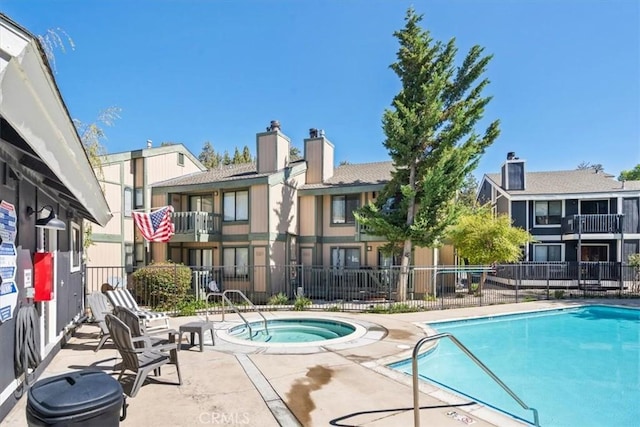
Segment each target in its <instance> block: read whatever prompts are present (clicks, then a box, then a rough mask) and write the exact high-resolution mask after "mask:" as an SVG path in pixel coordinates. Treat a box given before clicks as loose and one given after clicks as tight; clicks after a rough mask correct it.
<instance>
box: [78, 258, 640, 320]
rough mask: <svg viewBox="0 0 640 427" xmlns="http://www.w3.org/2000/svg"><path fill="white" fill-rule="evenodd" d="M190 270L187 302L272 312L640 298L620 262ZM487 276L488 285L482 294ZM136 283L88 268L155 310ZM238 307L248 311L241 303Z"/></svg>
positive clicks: (121, 271) (98, 281) (633, 272)
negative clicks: (214, 294)
mask: <svg viewBox="0 0 640 427" xmlns="http://www.w3.org/2000/svg"><path fill="white" fill-rule="evenodd" d="M167 268H176V269H177V268H178V267H177V266H176V267H167ZM189 268H190V270H191V271H190V274H191V283H190V286H189V289H188V300H189V301H191V302H198V301H200V302H202V301H204V300H205V298H206V295H207V293H208V292H210V291H213V290H219V291H225V290H228V289H229V290H231V289H235V290H241V291H242V292H243V293H244V294H245V295H246V296H247V297H248V298H249V299H250V300H251V301H253V302H254V303H255V304H256V305H260V306H263V307H262V308H263V309H267V310H269V309H308V310H312V309H313V310H328V311H385V312H402V311H416V310H432V309H446V308H457V307H470V306H481V305H491V304H504V303H514V302H526V301H531V300H547V299H566V298H593V297H616V298H622V297H640V271H638V269H635V268H633V267H632V266H630V265H628V264H624V263H616V262H573V263H572V262H552V263H546V262H545V263H539V262H523V263H517V264H505V265H492V266H433V267H418V266H411V267H409V268H408V270H407V272H406V274H404V275H403V274H402V271H401V268H400V267H391V268H371V267H367V268H357V269H348V268H333V267H322V266H317V267H316V266H314V267H306V266H300V265H291V266H227V267H189ZM483 274H484V276H485V282H484V284H483V285H482V286H480V282H481V277H482V275H483ZM132 275H133V272H130V271H129V272H128V271H127V269H125V267H86V270H85V291H86V292H87V293H91V292H94V291H101V290H104V289H105V288H106V287H107V285H108V286H111V287H125V288H128V289H130V290H132V292H134V294H135V296H136V298H137V299H138V302H139V303H140V304H142V305H153V301H154V298H153V295H152V293H153V292H154V291H153V289H152V288H151V287H150V286H148V285H147V284H145V283H137V284H134V279H133V276H132ZM176 277H177V275H176ZM403 283H404V285H403ZM403 286H404V287H405V288H402V287H403ZM404 289H406V291H404ZM401 295H406V298H400V296H401ZM230 298H233V294H230ZM236 302H237V303H238V304H240V305H242V304H243V303H242V301H236ZM163 309H165V310H166V311H169V312H173V313H179V312H180V311H181V310H182V309H181V307H180V306H178V305H177V304H176V306H172V307H163Z"/></svg>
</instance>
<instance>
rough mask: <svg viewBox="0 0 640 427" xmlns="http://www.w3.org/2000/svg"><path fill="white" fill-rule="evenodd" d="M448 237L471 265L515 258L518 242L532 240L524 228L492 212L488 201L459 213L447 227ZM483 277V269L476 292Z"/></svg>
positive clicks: (519, 246) (480, 287)
mask: <svg viewBox="0 0 640 427" xmlns="http://www.w3.org/2000/svg"><path fill="white" fill-rule="evenodd" d="M448 237H449V239H450V240H451V242H452V243H453V245H454V246H455V248H456V250H457V251H458V255H459V256H460V257H461V258H464V259H467V260H468V261H469V263H470V264H471V265H488V264H492V263H501V262H515V261H518V260H519V259H520V257H521V256H522V249H521V248H522V246H523V245H526V244H527V243H529V242H532V241H533V237H532V236H531V234H529V232H528V231H526V230H524V229H522V228H518V227H514V226H513V225H512V223H511V219H510V218H509V216H508V215H503V214H500V215H494V214H493V212H492V210H491V207H490V206H489V205H485V206H482V207H479V208H476V209H472V210H470V211H468V212H467V213H465V214H462V215H461V216H460V218H459V219H458V222H457V223H456V224H455V225H454V226H453V227H452V228H451V229H450V230H449V232H448ZM485 278H486V272H484V271H483V273H482V276H481V279H480V285H479V291H480V292H482V286H483V284H484V281H485Z"/></svg>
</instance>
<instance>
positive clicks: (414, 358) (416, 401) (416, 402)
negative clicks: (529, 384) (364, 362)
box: [411, 332, 540, 427]
mask: <svg viewBox="0 0 640 427" xmlns="http://www.w3.org/2000/svg"><path fill="white" fill-rule="evenodd" d="M441 338H449V339H450V340H451V341H453V343H454V344H455V345H457V346H458V348H459V349H460V350H462V351H463V352H464V354H466V355H467V356H469V358H470V359H471V360H472V361H473V362H475V364H476V365H478V366H479V367H480V368H482V370H483V371H485V372H486V373H487V374H488V375H489V376H490V377H491V379H492V380H494V381H495V382H496V383H498V385H499V386H500V387H502V389H503V390H504V391H506V392H507V393H508V394H509V396H511V397H512V398H513V399H514V400H515V401H516V402H518V404H519V405H520V406H522V408H524V409H525V410H527V411H532V412H533V422H534V425H535V426H537V427H539V426H540V420H539V419H538V410H537V409H535V408H530V407H529V406H528V405H527V404H526V403H524V402H523V401H522V399H520V398H519V397H518V395H516V394H515V392H513V390H511V389H510V388H509V387H508V386H507V385H506V384H505V383H503V382H502V380H501V379H500V378H498V376H497V375H496V374H494V373H493V371H491V369H489V368H488V367H487V365H485V364H484V363H482V361H480V359H478V358H477V357H476V356H475V355H474V354H473V353H472V352H471V350H469V349H468V348H467V347H465V346H464V345H463V344H462V343H461V342H460V341H458V339H457V338H456V337H455V336H453V334H451V333H449V332H443V333H440V334H437V335H432V336H430V337H424V338H421V339H420V340H419V341H418V342H417V343H416V346H415V347H414V348H413V353H412V355H411V371H412V372H411V374H412V376H413V425H414V426H415V427H420V396H419V386H418V352H419V351H420V347H422V345H423V344H424V343H426V342H429V341H436V340H439V339H441Z"/></svg>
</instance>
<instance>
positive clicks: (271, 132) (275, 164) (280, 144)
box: [256, 120, 290, 173]
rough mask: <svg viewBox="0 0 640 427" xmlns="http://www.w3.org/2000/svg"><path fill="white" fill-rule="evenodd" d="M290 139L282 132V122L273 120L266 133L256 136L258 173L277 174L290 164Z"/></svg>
mask: <svg viewBox="0 0 640 427" xmlns="http://www.w3.org/2000/svg"><path fill="white" fill-rule="evenodd" d="M289 146H290V141H289V138H288V137H287V136H286V135H284V134H283V133H282V132H281V131H280V122H279V121H278V120H271V123H269V126H267V129H266V131H265V132H261V133H258V134H257V135H256V148H257V150H256V151H257V153H258V154H257V168H258V173H269V172H276V171H279V170H282V169H284V168H285V167H287V165H288V164H289Z"/></svg>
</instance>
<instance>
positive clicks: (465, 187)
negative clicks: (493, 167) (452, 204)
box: [458, 173, 478, 208]
mask: <svg viewBox="0 0 640 427" xmlns="http://www.w3.org/2000/svg"><path fill="white" fill-rule="evenodd" d="M477 193H478V180H477V179H476V177H475V176H473V174H472V173H468V174H467V176H466V177H465V179H464V182H463V183H462V187H461V188H460V191H459V192H458V203H461V204H462V205H464V206H467V207H471V208H472V207H474V206H476V205H477V204H478V202H477V200H476V194H477Z"/></svg>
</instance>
